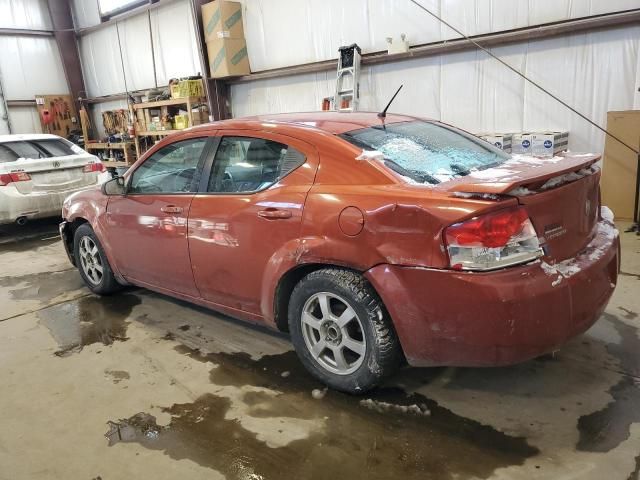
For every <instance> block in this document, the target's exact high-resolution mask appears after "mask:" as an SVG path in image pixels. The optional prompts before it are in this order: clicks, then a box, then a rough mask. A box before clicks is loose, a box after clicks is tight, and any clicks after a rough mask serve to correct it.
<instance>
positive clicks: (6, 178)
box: [0, 172, 31, 187]
mask: <svg viewBox="0 0 640 480" xmlns="http://www.w3.org/2000/svg"><path fill="white" fill-rule="evenodd" d="M29 180H31V177H30V176H29V174H28V173H26V172H14V173H0V187H4V186H6V185H9V184H10V183H14V182H28V181H29Z"/></svg>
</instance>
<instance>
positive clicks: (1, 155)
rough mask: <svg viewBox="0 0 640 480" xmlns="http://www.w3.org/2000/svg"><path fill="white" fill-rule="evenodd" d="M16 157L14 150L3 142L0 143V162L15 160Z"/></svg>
mask: <svg viewBox="0 0 640 480" xmlns="http://www.w3.org/2000/svg"><path fill="white" fill-rule="evenodd" d="M17 159H18V155H16V152H14V151H13V150H11V149H10V148H9V147H7V146H6V145H5V144H3V143H0V163H3V162H15V161H16V160H17Z"/></svg>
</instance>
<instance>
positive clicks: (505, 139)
mask: <svg viewBox="0 0 640 480" xmlns="http://www.w3.org/2000/svg"><path fill="white" fill-rule="evenodd" d="M479 137H480V138H482V139H483V140H486V141H487V142H489V143H490V144H492V145H494V146H496V147H498V148H499V149H500V150H504V151H505V152H507V153H511V148H512V142H513V134H511V133H487V134H482V135H479Z"/></svg>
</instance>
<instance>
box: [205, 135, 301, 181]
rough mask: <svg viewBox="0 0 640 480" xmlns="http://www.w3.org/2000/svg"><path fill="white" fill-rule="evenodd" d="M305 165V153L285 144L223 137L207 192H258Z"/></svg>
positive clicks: (246, 138) (262, 139) (248, 138)
mask: <svg viewBox="0 0 640 480" xmlns="http://www.w3.org/2000/svg"><path fill="white" fill-rule="evenodd" d="M304 162H305V156H304V154H302V153H300V152H299V151H298V150H296V149H295V148H293V147H289V146H287V145H284V144H282V143H278V142H274V141H272V140H266V139H264V138H251V137H223V138H222V140H221V141H220V146H219V147H218V151H217V152H216V157H215V159H214V162H213V171H212V172H211V178H210V179H209V189H208V191H209V192H225V193H251V192H258V191H260V190H264V189H265V188H267V187H269V186H271V185H273V184H274V183H276V182H277V181H278V180H280V179H281V178H283V177H284V176H285V175H287V174H288V173H290V172H291V171H293V170H295V169H296V168H298V167H299V166H300V165H302V164H303V163H304Z"/></svg>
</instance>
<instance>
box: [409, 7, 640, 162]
mask: <svg viewBox="0 0 640 480" xmlns="http://www.w3.org/2000/svg"><path fill="white" fill-rule="evenodd" d="M409 1H410V2H411V3H413V4H414V5H416V6H417V7H418V8H421V9H422V10H424V11H425V12H427V13H428V14H429V15H431V16H432V17H433V18H435V19H436V20H438V21H439V22H441V23H443V24H444V25H446V26H447V27H449V28H450V29H451V30H453V31H454V32H456V33H457V34H458V35H460V36H461V37H463V38H464V39H465V40H467V41H469V42H471V43H472V44H473V45H475V46H476V47H477V48H479V49H480V50H482V51H483V52H485V53H486V54H487V55H489V56H490V57H492V58H493V59H495V60H497V61H498V62H500V63H501V64H502V65H504V66H505V67H507V68H508V69H509V70H511V71H512V72H514V73H515V74H517V75H519V76H521V77H522V78H523V79H524V80H525V81H527V82H529V83H530V84H531V85H533V86H534V87H536V88H538V89H540V90H541V91H542V92H544V93H546V94H547V95H549V96H550V97H551V98H553V99H554V100H555V101H557V102H559V103H560V104H562V105H564V106H565V107H566V108H568V109H569V110H571V111H572V112H573V113H575V114H576V115H578V116H579V117H581V118H582V119H583V120H586V121H587V122H588V123H590V124H591V125H593V126H594V127H596V128H597V129H598V130H600V131H602V132H604V133H605V134H606V135H609V136H610V137H611V138H613V139H614V140H617V141H618V142H620V143H621V144H622V145H624V146H625V147H627V148H628V149H629V150H631V151H632V152H634V153H635V154H636V155H638V154H640V152H639V151H638V150H636V149H635V148H633V147H632V146H631V145H629V144H628V143H625V142H624V141H622V140H621V139H620V138H619V137H617V136H616V135H614V134H612V133H610V132H609V131H608V130H607V129H606V128H604V127H601V126H600V125H598V124H597V123H596V122H594V121H593V120H591V119H590V118H589V117H587V116H586V115H584V114H583V113H581V112H579V111H578V110H576V109H575V108H573V107H572V106H571V105H569V104H568V103H567V102H565V101H563V100H562V99H560V98H558V97H557V96H556V95H554V94H553V93H551V92H550V91H548V90H547V89H545V88H544V87H543V86H541V85H540V84H538V83H536V82H534V81H533V80H531V79H530V78H529V77H527V76H526V75H525V74H524V73H522V72H521V71H520V70H518V69H517V68H515V67H512V66H511V65H509V64H508V63H507V62H505V61H504V60H502V59H501V58H499V57H497V56H496V55H494V54H493V53H492V52H491V51H490V50H489V49H487V48H485V47H483V46H482V45H480V44H479V43H478V42H476V41H475V40H474V39H472V38H470V37H468V36H467V35H465V34H464V33H462V32H461V31H460V30H458V29H457V28H456V27H454V26H453V25H451V24H450V23H448V22H446V21H444V20H443V19H442V18H441V17H439V16H438V15H436V14H435V13H433V12H432V11H431V10H429V9H428V8H427V7H425V6H424V5H422V4H420V3H419V2H417V1H416V0H409Z"/></svg>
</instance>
